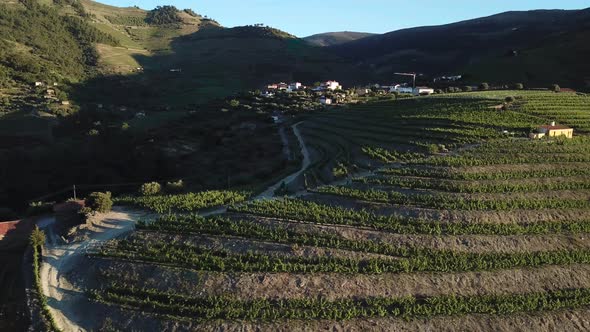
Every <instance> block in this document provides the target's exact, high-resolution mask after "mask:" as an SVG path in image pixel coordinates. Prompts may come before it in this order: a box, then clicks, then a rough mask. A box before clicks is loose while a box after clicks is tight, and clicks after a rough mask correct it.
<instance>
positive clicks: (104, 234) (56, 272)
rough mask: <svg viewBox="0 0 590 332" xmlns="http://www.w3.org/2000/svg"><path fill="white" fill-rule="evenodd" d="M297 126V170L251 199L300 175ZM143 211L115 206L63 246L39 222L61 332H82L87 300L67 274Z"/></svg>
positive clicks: (45, 282) (46, 287)
mask: <svg viewBox="0 0 590 332" xmlns="http://www.w3.org/2000/svg"><path fill="white" fill-rule="evenodd" d="M299 124H301V123H297V124H295V125H293V126H292V128H293V131H294V133H295V135H296V136H297V139H298V140H299V144H300V146H301V152H302V155H303V162H302V165H301V169H300V170H299V171H297V172H295V173H293V174H291V175H289V176H287V177H286V178H284V179H282V180H281V181H279V182H277V183H276V184H275V185H273V186H271V187H269V188H268V189H267V190H265V191H264V192H263V193H262V194H260V195H258V196H257V197H256V198H254V199H269V198H272V197H273V196H274V192H275V191H276V190H277V188H278V187H279V186H280V185H281V184H282V183H283V182H285V183H289V182H291V181H293V180H294V179H295V178H297V177H298V176H299V175H300V174H301V173H303V172H304V171H305V170H306V169H307V167H308V166H309V165H310V156H309V151H308V150H307V148H306V146H305V143H304V141H303V137H302V136H301V133H300V132H299V129H298V128H297V127H298V126H299ZM226 211H227V208H225V207H221V208H218V209H214V210H210V211H206V212H203V213H201V215H203V216H208V215H213V214H220V213H224V212H226ZM146 215H147V213H146V212H139V211H130V210H127V209H124V208H121V207H115V208H114V210H113V211H112V212H110V213H106V214H102V215H99V216H97V218H96V221H95V222H94V224H95V227H93V228H92V229H91V230H88V231H87V234H85V237H86V239H85V240H83V241H81V242H75V243H71V244H65V243H64V242H63V241H62V240H61V239H58V238H56V236H55V235H54V232H53V227H52V225H53V224H54V223H55V219H54V218H49V219H48V220H46V221H44V222H43V228H44V229H45V231H46V233H47V234H48V238H49V241H48V243H47V246H46V249H45V251H44V254H43V264H42V266H41V282H42V287H43V291H44V292H45V295H46V296H47V297H48V299H49V307H50V310H51V312H52V315H53V317H54V318H55V320H56V323H57V325H58V327H60V328H61V329H62V330H63V331H85V329H83V328H82V327H81V326H80V325H81V324H80V323H82V321H83V319H84V317H87V315H88V312H86V311H85V303H87V301H88V299H87V298H86V296H85V295H84V293H83V290H81V289H80V288H79V287H76V286H74V285H72V284H71V283H70V282H69V281H68V280H71V279H72V278H67V276H68V275H71V274H73V273H76V272H77V271H76V270H75V268H76V267H80V265H81V263H82V261H83V259H84V254H85V253H86V251H87V250H88V249H89V248H92V246H95V245H97V244H99V243H102V242H106V241H108V240H111V239H115V238H118V237H122V236H125V235H126V234H128V233H129V232H131V231H133V229H134V228H135V222H136V221H137V220H139V219H140V218H142V217H144V218H145V217H146Z"/></svg>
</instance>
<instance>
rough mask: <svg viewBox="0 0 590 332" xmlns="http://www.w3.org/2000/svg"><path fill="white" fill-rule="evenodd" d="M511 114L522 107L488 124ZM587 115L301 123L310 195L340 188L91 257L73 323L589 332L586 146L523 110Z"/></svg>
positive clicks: (323, 117)
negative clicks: (556, 134)
mask: <svg viewBox="0 0 590 332" xmlns="http://www.w3.org/2000/svg"><path fill="white" fill-rule="evenodd" d="M506 96H512V97H514V98H515V100H516V102H514V103H510V104H508V105H506V107H505V108H506V110H502V109H500V108H498V107H495V106H497V105H498V104H499V103H501V102H502V101H504V100H505V97H506ZM584 98H587V97H585V96H576V95H568V94H548V93H539V92H534V93H531V92H518V91H503V92H489V93H477V94H476V93H473V94H456V95H446V96H442V97H440V96H439V97H424V98H422V97H421V98H414V99H407V100H399V101H395V102H383V103H368V104H364V105H359V106H355V107H351V108H350V109H347V110H345V109H340V110H337V109H333V110H330V111H327V112H325V113H321V114H317V115H315V116H311V117H309V118H307V119H305V120H304V122H303V123H302V124H301V125H300V126H301V127H302V130H301V131H302V133H303V141H304V143H305V146H309V148H310V149H311V150H313V151H314V153H313V154H312V155H313V156H312V157H313V159H314V161H315V162H316V163H312V164H311V166H310V167H309V169H308V173H307V174H308V175H307V178H308V179H310V178H311V177H312V176H314V174H315V176H316V177H317V181H318V182H317V184H320V183H323V182H322V181H325V182H328V181H332V180H334V179H335V178H338V176H334V174H332V177H331V178H330V177H329V176H326V179H322V178H321V176H320V175H322V174H325V173H326V170H332V171H334V169H333V165H337V166H336V167H335V168H337V169H338V170H339V171H340V173H339V174H343V173H344V176H342V175H341V177H344V178H345V179H344V180H343V181H338V182H332V184H329V185H319V186H313V185H312V183H311V181H306V183H307V185H308V188H307V190H306V192H305V193H302V194H300V195H298V196H297V197H284V198H276V199H272V200H250V201H245V202H241V200H242V199H243V197H239V200H238V201H235V204H233V205H232V206H230V208H229V209H228V211H227V212H224V213H222V214H219V215H213V216H208V217H204V216H200V215H197V214H194V213H186V212H181V211H177V212H174V211H173V210H170V209H167V211H169V212H170V213H164V214H160V215H158V216H156V218H155V220H150V221H148V220H146V221H145V222H140V223H138V224H137V230H136V231H135V232H134V233H133V234H131V235H130V236H129V237H127V238H125V239H119V240H115V241H111V242H109V243H107V244H105V245H102V246H100V247H96V248H94V250H92V251H90V255H89V258H87V261H86V262H87V263H88V265H87V266H90V267H91V268H90V272H89V273H87V274H84V273H80V274H79V275H72V276H71V281H72V283H73V284H76V285H83V287H82V289H83V290H84V291H85V292H86V294H87V296H88V299H89V300H88V299H87V300H85V302H84V305H85V307H84V311H85V312H92V313H93V314H92V315H82V316H83V317H84V320H81V319H79V318H80V317H78V320H79V321H84V322H85V323H84V324H86V325H85V326H83V327H84V328H97V327H105V328H106V327H108V328H113V327H114V328H119V329H126V328H129V327H133V328H137V329H152V330H166V329H177V330H191V329H192V330H195V329H197V330H224V331H244V330H246V331H255V330H265V331H266V330H268V331H277V330H278V331H293V330H341V329H343V330H470V331H479V330H489V331H513V330H535V331H553V330H567V331H576V330H586V329H587V328H588V326H590V325H589V324H590V321H589V320H588V317H589V316H588V314H590V278H589V277H588V276H589V275H590V274H589V273H590V240H589V239H588V236H589V233H590V203H589V202H590V191H589V189H590V177H589V176H588V175H589V174H588V173H589V172H588V170H587V169H588V166H590V139H589V138H588V137H587V136H584V135H576V137H574V138H573V139H571V140H563V139H552V140H537V141H532V140H528V139H526V138H525V136H526V134H527V133H528V132H529V130H530V128H532V127H534V126H536V125H539V124H543V123H545V122H547V121H549V120H550V119H549V117H548V116H547V114H545V113H544V114H540V113H539V112H535V115H532V113H530V112H533V111H531V110H533V109H534V108H533V107H532V105H535V104H553V105H554V106H555V107H557V106H558V105H564V104H565V101H566V100H567V101H570V102H572V101H575V102H576V103H579V105H583V102H584V101H585V100H587V99H584ZM527 105H528V107H529V108H527ZM580 112H582V113H583V112H584V111H583V110H581V111H580ZM556 114H557V113H556ZM559 114H560V116H561V117H560V121H562V122H564V123H572V124H573V125H574V127H575V126H576V125H577V123H575V122H573V120H574V119H575V118H576V117H575V116H574V117H572V118H569V117H568V116H567V114H566V113H559ZM572 114H574V115H575V114H577V113H575V112H573V113H572ZM574 123H575V124H574ZM575 128H576V130H577V129H578V128H577V127H575ZM580 128H582V127H580ZM504 131H506V132H508V134H506V133H505V132H504ZM581 131H583V130H580V132H581ZM577 132H578V131H577ZM577 132H576V133H577ZM441 145H444V147H442V146H441ZM446 150H448V152H447V151H446ZM320 162H323V165H322V164H321V163H320ZM353 165H354V166H353ZM344 168H346V170H347V171H348V170H349V173H348V174H347V173H346V172H344V171H342V169H344ZM353 171H354V172H356V174H352V173H353ZM336 173H338V172H336ZM358 174H362V175H358ZM215 195H218V194H215ZM191 199H192V198H191ZM145 206H146V207H148V208H150V207H151V206H155V207H159V206H161V205H159V204H148V205H145ZM165 210H166V209H165ZM191 211H192V210H191ZM90 316H92V317H90ZM107 317H108V319H107ZM70 318H75V317H74V316H72V317H70Z"/></svg>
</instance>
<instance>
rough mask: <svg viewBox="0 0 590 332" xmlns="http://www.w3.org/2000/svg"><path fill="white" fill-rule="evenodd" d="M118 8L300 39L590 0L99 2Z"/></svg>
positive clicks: (562, 6)
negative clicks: (260, 28)
mask: <svg viewBox="0 0 590 332" xmlns="http://www.w3.org/2000/svg"><path fill="white" fill-rule="evenodd" d="M99 2H102V3H107V4H110V5H116V6H122V7H127V6H133V5H138V6H139V7H141V8H144V9H152V8H154V7H155V6H157V5H174V6H176V7H178V8H179V9H184V8H191V9H193V10H194V11H195V12H197V13H199V14H201V15H207V16H209V17H211V18H214V19H216V20H217V21H219V23H221V24H222V25H224V26H227V27H232V26H237V25H246V24H255V23H263V24H265V25H270V26H272V27H275V28H279V29H281V30H285V31H287V32H289V33H292V34H294V35H297V36H298V37H305V36H308V35H311V34H315V33H320V32H330V31H344V30H348V31H361V32H375V33H384V32H389V31H393V30H398V29H402V28H410V27H415V26H422V25H437V24H445V23H452V22H455V21H460V20H465V19H470V18H476V17H481V16H487V15H492V14H496V13H500V12H504V11H509V10H530V9H582V8H587V7H590V1H588V0H561V1H549V0H487V1H479V0H452V1H451V0H447V1H441V0H421V1H412V0H406V1H403V0H402V1H393V0H369V1H366V0H365V1H362V0H338V1H335V0H285V1H282V0H141V1H139V0H99Z"/></svg>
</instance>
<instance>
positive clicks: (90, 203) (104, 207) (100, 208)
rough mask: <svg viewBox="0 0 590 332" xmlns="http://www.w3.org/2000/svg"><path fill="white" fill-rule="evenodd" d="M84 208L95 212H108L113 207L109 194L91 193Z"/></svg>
mask: <svg viewBox="0 0 590 332" xmlns="http://www.w3.org/2000/svg"><path fill="white" fill-rule="evenodd" d="M85 202H86V206H87V207H89V208H90V209H92V211H97V212H102V213H104V212H109V211H111V208H112V207H113V199H112V197H111V193H110V192H108V191H107V192H104V193H102V192H93V193H91V194H90V195H88V197H87V198H86V201H85Z"/></svg>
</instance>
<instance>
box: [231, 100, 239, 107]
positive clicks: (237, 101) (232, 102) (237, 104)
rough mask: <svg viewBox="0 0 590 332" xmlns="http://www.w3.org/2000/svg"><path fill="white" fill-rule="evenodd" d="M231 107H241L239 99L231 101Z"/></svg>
mask: <svg viewBox="0 0 590 332" xmlns="http://www.w3.org/2000/svg"><path fill="white" fill-rule="evenodd" d="M229 105H230V106H231V107H238V106H240V101H239V100H237V99H232V100H230V101H229Z"/></svg>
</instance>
